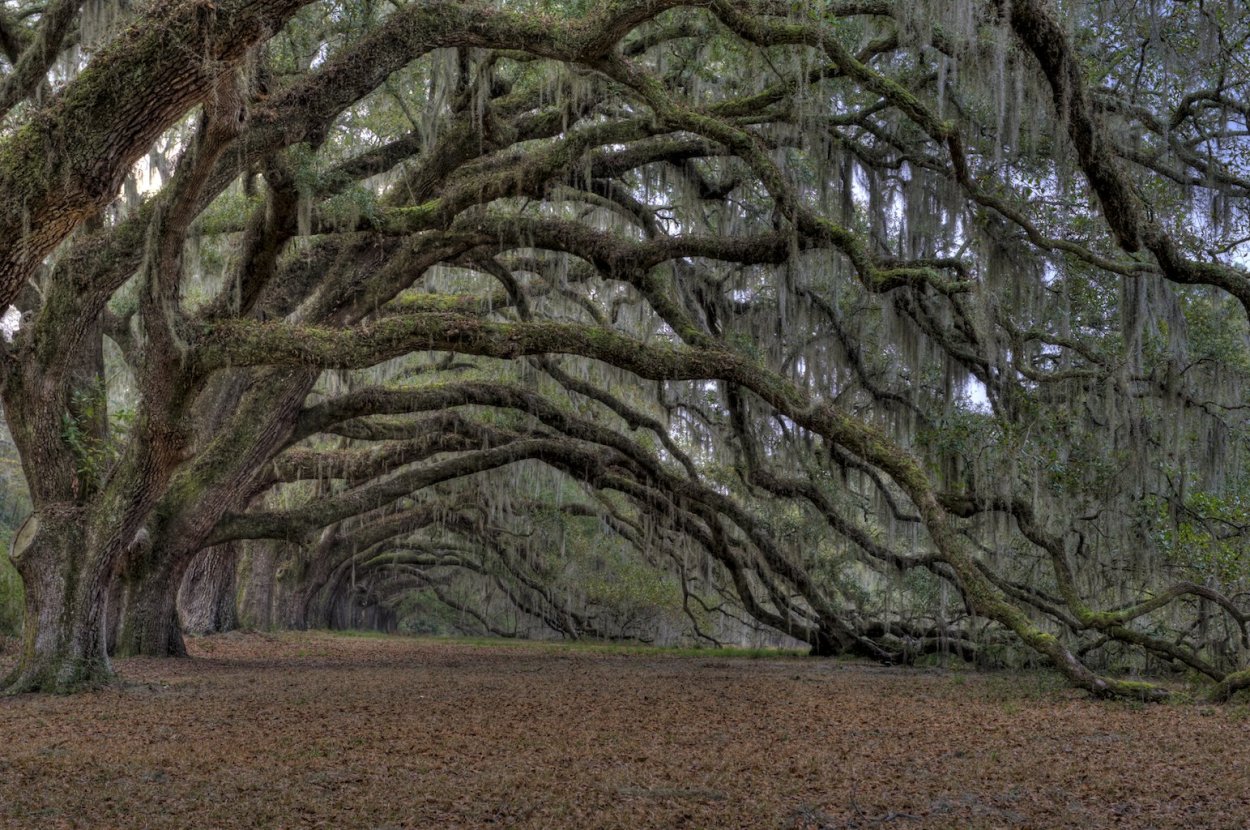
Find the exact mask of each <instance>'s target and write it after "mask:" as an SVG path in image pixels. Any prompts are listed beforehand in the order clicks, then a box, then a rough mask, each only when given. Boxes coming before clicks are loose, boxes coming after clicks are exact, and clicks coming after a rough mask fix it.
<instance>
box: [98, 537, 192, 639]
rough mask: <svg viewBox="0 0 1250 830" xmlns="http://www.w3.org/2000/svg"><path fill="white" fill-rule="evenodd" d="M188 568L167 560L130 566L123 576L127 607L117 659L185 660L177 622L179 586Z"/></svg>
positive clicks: (151, 557)
mask: <svg viewBox="0 0 1250 830" xmlns="http://www.w3.org/2000/svg"><path fill="white" fill-rule="evenodd" d="M185 570H186V568H185V566H184V567H181V568H179V567H176V566H175V563H172V562H169V561H168V560H167V558H165V557H157V556H149V557H147V558H146V560H145V561H144V562H142V563H136V562H132V563H130V569H129V570H128V571H127V572H126V573H124V574H123V575H122V579H123V580H124V582H125V594H126V599H125V604H124V607H123V609H122V611H121V620H120V628H119V629H118V632H117V643H116V648H115V650H114V653H115V654H116V655H117V656H118V657H133V656H139V655H142V656H145V657H186V656H187V646H186V643H185V642H183V639H182V627H181V625H180V624H179V621H178V586H179V585H180V584H181V582H182V576H183V573H184V572H185Z"/></svg>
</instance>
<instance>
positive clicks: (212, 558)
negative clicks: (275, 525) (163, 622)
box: [178, 544, 239, 634]
mask: <svg viewBox="0 0 1250 830" xmlns="http://www.w3.org/2000/svg"><path fill="white" fill-rule="evenodd" d="M238 558H239V549H238V546H237V545H234V544H229V545H218V546H217V547H213V548H209V549H208V550H206V551H204V552H203V553H202V554H200V555H199V556H197V557H196V558H195V559H194V560H193V561H192V562H191V567H190V568H188V569H187V574H186V576H185V577H183V580H182V588H181V589H180V590H179V592H178V611H179V614H180V616H181V618H182V627H183V630H184V631H186V632H187V633H188V634H217V633H219V632H222V631H230V630H232V629H234V628H237V627H238V624H239V614H238V606H237V604H236V594H237V592H236V590H235V566H236V565H237V563H238Z"/></svg>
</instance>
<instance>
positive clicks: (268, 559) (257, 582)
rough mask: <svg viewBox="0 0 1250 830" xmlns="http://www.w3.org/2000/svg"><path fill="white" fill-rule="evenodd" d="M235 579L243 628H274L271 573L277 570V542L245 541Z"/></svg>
mask: <svg viewBox="0 0 1250 830" xmlns="http://www.w3.org/2000/svg"><path fill="white" fill-rule="evenodd" d="M242 546H243V556H242V562H241V563H240V566H239V576H238V579H239V581H240V582H241V583H242V591H241V592H240V595H239V623H240V624H241V625H242V626H243V627H245V628H260V629H268V628H273V625H274V613H273V607H274V581H275V580H274V572H275V571H276V570H277V565H276V564H275V560H276V559H277V543H276V542H271V541H267V540H264V541H245V542H243V543H242Z"/></svg>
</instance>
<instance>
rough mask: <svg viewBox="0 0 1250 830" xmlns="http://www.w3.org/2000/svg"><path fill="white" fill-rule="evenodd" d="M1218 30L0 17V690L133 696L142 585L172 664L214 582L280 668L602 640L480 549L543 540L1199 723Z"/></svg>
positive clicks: (1139, 15) (1226, 420) (1220, 442)
mask: <svg viewBox="0 0 1250 830" xmlns="http://www.w3.org/2000/svg"><path fill="white" fill-rule="evenodd" d="M1248 34H1250V21H1247V19H1246V14H1245V12H1244V10H1243V9H1241V8H1240V7H1239V6H1238V5H1237V4H1229V5H1219V6H1213V5H1208V4H1198V5H1191V4H1184V3H1166V4H1153V5H1142V6H1138V5H1136V4H1133V3H1127V2H1117V3H1112V2H1090V3H1074V4H1068V5H1064V6H1062V7H1059V6H1057V5H1055V4H1054V3H1052V2H1050V0H985V2H976V0H960V2H954V3H946V2H940V3H919V4H895V3H890V2H880V1H879V0H865V1H864V2H857V1H856V0H847V2H820V3H784V2H768V1H767V0H711V2H706V0H704V1H703V2H699V3H683V2H679V0H612V1H611V2H601V3H588V4H555V3H512V2H496V3H488V2H469V3H459V2H455V3H453V2H418V1H417V0H412V2H408V3H402V2H396V3H391V4H380V3H372V2H342V3H335V2H320V3H311V2H296V1H292V2H279V1H278V0H268V1H266V0H247V2H244V0H236V1H234V2H232V1H231V0H222V1H221V2H211V1H210V0H196V1H195V2H174V3H164V4H157V5H155V6H152V7H150V8H148V7H135V8H131V7H129V6H128V5H127V4H124V3H123V4H119V5H118V6H117V7H115V8H112V9H100V8H97V7H95V6H92V7H91V8H90V9H89V10H86V11H84V4H81V3H76V2H65V3H60V2H55V0H53V2H50V3H48V4H46V5H41V6H38V7H30V8H27V7H26V6H25V4H17V8H12V7H6V8H5V9H4V10H3V15H2V16H0V35H3V38H0V46H2V47H3V52H4V55H5V58H6V60H7V63H6V66H5V68H6V70H7V71H6V74H5V75H4V80H3V86H2V91H0V112H2V113H3V117H4V119H5V121H4V126H3V135H2V137H0V293H2V295H0V303H3V304H12V305H13V306H14V308H15V309H16V312H17V313H18V314H20V322H18V323H17V324H16V325H15V327H14V331H13V332H12V339H11V342H8V343H7V344H6V345H5V348H4V353H3V357H2V363H0V371H2V373H3V397H4V405H5V413H6V419H7V421H8V424H9V427H10V429H11V431H12V434H13V438H14V442H15V444H16V446H17V448H18V451H19V453H20V455H21V458H22V463H23V467H24V470H25V473H26V477H27V479H28V482H29V486H30V492H31V501H32V506H33V512H32V514H31V516H30V518H29V519H28V520H27V521H26V523H25V524H24V525H23V526H22V528H21V530H20V532H19V533H18V534H17V537H16V539H15V541H14V545H13V551H12V558H13V561H14V563H15V565H16V567H17V569H18V570H19V572H20V573H21V576H22V580H23V583H24V586H25V597H26V624H25V629H24V635H23V637H24V639H23V645H22V655H21V660H20V663H19V665H18V667H17V668H16V670H15V671H14V673H13V675H12V676H11V677H10V678H9V679H8V681H7V688H8V690H9V691H14V692H17V691H25V690H31V689H55V690H67V689H73V688H77V687H80V686H83V685H86V684H92V683H96V682H100V681H102V680H105V679H107V677H108V676H109V674H110V671H111V669H110V666H109V659H108V646H109V640H110V639H113V640H114V641H115V642H114V645H115V647H116V649H117V650H118V651H119V652H122V653H135V652H140V653H149V654H171V653H179V652H180V651H181V649H182V644H181V636H180V632H179V629H178V618H177V615H176V613H175V607H176V603H177V597H178V592H179V589H180V587H183V588H184V594H185V592H188V591H189V592H190V594H191V595H190V596H185V595H184V606H191V607H195V606H197V604H199V605H203V604H204V603H207V605H203V607H200V608H198V609H197V613H200V614H201V615H202V616H205V617H207V618H216V617H217V616H219V611H218V610H213V609H214V608H219V607H220V605H221V602H220V598H221V597H222V596H223V595H228V594H229V593H230V591H231V590H232V589H231V588H230V587H229V580H228V578H227V577H226V576H222V575H228V574H229V573H230V572H231V568H232V561H233V559H234V558H235V557H236V553H235V551H237V549H238V546H239V545H242V544H244V543H246V542H247V540H258V539H259V540H266V539H267V540H276V541H281V542H282V543H284V544H290V545H293V546H295V549H297V550H299V551H301V554H300V555H301V557H303V560H302V561H304V562H305V563H306V564H307V569H308V570H307V573H306V574H304V577H303V579H302V581H301V585H300V590H301V591H302V592H303V596H302V599H301V600H300V602H299V611H298V614H297V615H296V616H297V618H296V619H294V620H293V621H294V622H297V623H301V624H308V623H311V622H322V621H330V622H332V621H333V620H332V619H328V618H327V615H328V614H333V613H336V612H335V611H334V608H335V607H339V608H341V607H342V603H343V602H344V600H345V599H347V600H356V599H359V598H360V595H361V594H362V593H364V594H367V595H373V596H375V598H377V599H384V600H385V601H386V602H388V603H389V602H393V601H396V600H395V598H396V597H402V596H404V595H405V592H411V591H413V590H426V591H431V592H433V593H434V594H435V595H439V594H440V592H441V597H440V599H442V601H445V602H447V603H449V604H451V605H454V606H458V607H462V608H464V609H465V611H464V613H473V614H477V615H479V617H480V618H481V621H482V623H483V626H484V627H486V628H492V627H494V628H498V627H499V626H498V617H497V616H493V614H494V612H492V610H491V606H490V605H489V602H494V601H495V599H497V600H498V601H499V602H506V603H507V604H508V605H509V606H510V607H511V608H512V609H514V610H515V613H516V614H519V615H524V616H526V617H530V618H534V619H539V620H542V621H543V622H544V624H546V625H548V626H549V627H551V628H552V629H554V630H557V631H562V632H563V633H566V634H568V635H570V636H580V635H581V634H583V633H587V634H593V635H600V636H616V635H624V636H629V635H631V634H633V635H637V634H638V633H639V631H638V630H634V631H632V632H631V630H630V626H629V625H625V624H621V620H619V619H618V620H615V621H614V622H612V623H610V624H609V623H607V622H606V619H607V618H606V617H604V615H603V613H602V608H601V607H600V609H599V610H598V611H596V605H595V604H594V603H593V602H591V601H590V600H589V598H588V597H583V596H575V595H574V594H575V593H576V592H571V591H568V590H566V588H567V586H561V585H560V584H559V578H560V574H559V573H557V572H556V571H555V570H554V569H553V567H552V566H551V560H550V559H548V558H546V557H543V556H536V555H535V547H534V546H533V545H532V544H528V543H526V542H525V541H524V540H525V539H526V538H528V537H529V536H532V535H534V534H537V535H538V539H539V540H541V539H545V538H550V537H546V536H544V535H543V534H544V533H548V532H550V530H544V529H543V526H542V517H543V516H547V515H550V516H559V517H560V519H559V522H558V523H557V524H558V526H559V527H561V528H565V529H568V528H572V527H577V526H579V523H581V526H582V527H583V528H586V527H594V528H595V529H596V531H595V532H596V534H597V536H596V538H597V539H598V542H597V543H602V544H605V545H610V546H613V547H614V548H616V549H618V550H619V551H622V552H625V553H623V554H622V556H625V555H626V554H627V558H629V561H631V562H634V563H643V564H646V565H647V567H649V568H653V569H654V572H655V573H658V574H664V575H666V576H664V579H667V580H669V581H668V583H667V584H668V585H669V586H670V587H675V588H676V589H677V590H678V591H679V592H680V594H681V601H682V605H683V608H684V609H685V610H687V611H688V612H690V615H691V621H692V625H696V626H697V625H698V623H699V621H700V620H701V619H702V620H706V619H707V617H706V615H707V614H709V613H712V612H711V611H710V610H709V609H710V608H717V609H719V612H725V613H730V614H735V615H739V616H743V617H750V618H751V619H752V620H754V621H756V622H758V623H761V624H764V625H768V626H770V627H772V628H775V629H777V630H779V631H784V632H787V633H789V634H791V635H792V636H795V637H797V638H798V639H800V640H804V641H806V642H808V643H809V644H810V645H811V646H812V648H813V650H815V651H816V652H818V653H833V652H838V651H853V652H857V653H864V654H871V655H874V656H877V657H880V658H883V659H890V660H896V659H910V658H911V657H914V656H915V655H917V654H920V653H925V652H928V651H933V650H941V649H946V648H950V647H954V648H956V649H957V650H961V651H964V652H965V653H968V654H977V653H979V652H985V651H1001V650H1002V649H1004V648H1007V647H1014V648H1018V649H1021V650H1023V651H1026V652H1030V653H1033V654H1036V655H1038V656H1039V657H1041V658H1042V659H1044V660H1046V661H1048V662H1050V663H1051V664H1053V665H1054V666H1055V667H1056V668H1057V669H1058V670H1059V671H1061V672H1062V673H1063V674H1064V675H1065V676H1067V677H1068V678H1069V679H1070V680H1071V681H1072V682H1073V683H1075V684H1077V685H1079V686H1081V687H1083V688H1085V689H1088V690H1089V691H1091V692H1093V693H1095V694H1099V695H1127V696H1140V697H1145V698H1152V699H1155V698H1161V697H1164V696H1166V694H1167V691H1166V690H1165V689H1164V688H1163V687H1161V686H1157V685H1154V684H1149V683H1142V682H1137V681H1126V680H1123V679H1118V678H1116V677H1113V676H1111V675H1110V674H1109V673H1108V672H1107V671H1106V669H1107V668H1109V667H1114V666H1115V665H1116V664H1118V663H1124V664H1129V665H1135V666H1147V665H1150V666H1154V667H1161V666H1178V667H1181V668H1183V669H1184V670H1186V671H1189V672H1191V673H1192V674H1193V675H1194V676H1198V677H1204V678H1207V679H1209V680H1210V693H1211V694H1212V695H1214V696H1224V695H1227V694H1229V693H1231V692H1232V691H1235V690H1236V689H1238V688H1242V687H1245V686H1247V685H1250V634H1248V633H1247V628H1246V626H1247V620H1248V617H1250V604H1248V603H1247V593H1246V592H1247V588H1248V585H1247V580H1248V579H1250V572H1248V567H1247V566H1248V562H1247V558H1246V556H1247V554H1246V543H1247V539H1246V533H1247V529H1248V525H1247V520H1248V519H1250V508H1247V506H1246V505H1247V498H1250V489H1248V488H1250V482H1248V481H1247V480H1246V476H1245V473H1244V469H1245V466H1246V465H1245V463H1244V462H1245V457H1244V451H1245V439H1246V429H1245V426H1246V425H1245V422H1244V418H1243V416H1242V413H1243V412H1245V411H1246V406H1247V403H1246V399H1245V395H1244V393H1243V391H1242V390H1243V389H1244V388H1245V387H1244V384H1243V379H1244V378H1245V376H1246V372H1247V370H1248V369H1250V360H1248V359H1250V343H1248V341H1247V337H1246V335H1247V312H1248V311H1250V274H1248V273H1247V272H1246V270H1245V268H1244V264H1243V263H1244V262H1245V255H1246V252H1247V247H1248V245H1250V242H1248V240H1250V232H1248V231H1247V215H1246V196H1247V185H1248V182H1250V169H1247V165H1248V162H1250V160H1248V159H1247V156H1246V149H1247V137H1248V132H1250V125H1248V124H1247V116H1248V114H1250V108H1248V105H1247V97H1246V84H1247V81H1248V80H1250V78H1248V75H1247V70H1246V67H1245V66H1244V65H1243V63H1244V62H1243V61H1242V57H1241V56H1242V54H1243V52H1244V46H1245V39H1246V37H1247V35H1248ZM144 157H147V159H148V163H147V164H138V165H137V162H140V160H141V159H143V158H144ZM115 367H117V368H115ZM123 403H125V405H126V406H129V407H130V408H131V409H130V411H125V412H123V411H122V410H121V409H120V408H119V407H120V406H121V405H123ZM539 470H541V471H543V472H541V473H540V472H538V471H539ZM587 523H593V524H587ZM540 550H541V549H540ZM631 557H632V558H631ZM605 561H606V560H605ZM614 561H615V565H616V566H617V567H620V562H621V561H623V560H622V559H621V557H616V558H615V560H614ZM189 570H190V571H191V572H192V578H191V579H190V580H187V573H188V571H189ZM214 573H217V574H218V576H213V574H214ZM353 576H354V577H355V578H353ZM453 580H455V581H454V582H453ZM184 581H185V585H184ZM661 581H663V580H661ZM466 584H469V585H480V586H492V587H490V591H491V593H490V594H488V595H486V596H487V597H488V600H489V602H488V601H486V600H484V601H483V604H474V603H473V602H471V601H467V600H466V596H467V594H466V593H465V592H463V591H460V590H459V588H461V587H463V586H464V585H466ZM197 585H198V586H201V587H200V588H197V587H196V586H197ZM209 585H213V586H216V587H215V588H214V589H213V590H209V589H208V588H207V587H205V586H209ZM223 586H225V587H223ZM451 587H455V588H456V590H451ZM492 597H493V598H495V599H490V598H492ZM366 598H367V597H366ZM692 604H693V605H692ZM696 606H697V609H701V610H696V608H695V607H696ZM318 608H319V609H320V610H318ZM209 624H210V625H211V623H209ZM631 624H632V623H631ZM702 634H703V635H704V636H706V632H702ZM952 644H953V645H952ZM1147 661H1150V662H1149V663H1147Z"/></svg>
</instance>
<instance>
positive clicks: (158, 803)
mask: <svg viewBox="0 0 1250 830" xmlns="http://www.w3.org/2000/svg"><path fill="white" fill-rule="evenodd" d="M190 646H191V650H192V652H193V654H195V655H196V657H195V659H192V660H144V659H135V660H127V661H121V663H120V665H119V668H120V671H121V673H122V676H123V677H124V678H125V680H124V682H122V683H120V684H119V685H117V686H115V687H113V688H109V689H106V690H103V691H100V692H95V693H90V694H84V695H79V696H76V697H69V698H54V697H44V696H31V697H23V698H18V699H10V700H3V701H0V825H3V826H7V827H36V826H37V827H91V828H103V827H132V826H146V827H153V828H166V827H167V828H182V827H187V828H190V827H197V828H198V827H223V828H225V827H249V828H250V827H372V828H382V827H391V828H417V827H434V826H437V827H495V826H499V827H503V826H506V827H533V828H539V827H542V828H551V827H577V828H583V827H586V828H590V827H594V828H639V827H657V828H658V827H664V828H667V827H718V828H719V827H724V828H737V827H741V828H852V827H886V828H935V827H951V828H976V827H984V828H990V827H1038V828H1043V827H1044V828H1050V827H1082V828H1099V827H1117V826H1118V827H1122V826H1133V827H1160V828H1163V827H1177V828H1181V827H1184V828H1244V827H1248V826H1250V824H1247V821H1248V820H1247V818H1246V817H1247V816H1250V772H1247V770H1250V740H1248V738H1250V723H1248V722H1247V721H1246V719H1245V717H1244V712H1242V711H1241V710H1240V709H1238V708H1236V707H1215V708H1212V707H1199V706H1192V707H1187V706H1146V707H1138V708H1129V707H1123V706H1116V705H1113V704H1105V703H1098V702H1094V701H1090V700H1086V699H1084V698H1082V697H1081V696H1079V695H1077V694H1074V693H1072V692H1069V691H1067V690H1063V689H1055V688H1053V687H1052V686H1048V685H1047V686H1042V685H1040V684H1042V683H1044V681H1039V680H1037V679H1036V677H1035V676H1032V675H1021V676H1003V675H996V676H985V675H975V674H974V675H969V674H952V673H944V672H936V671H909V670H903V669H891V670H881V669H879V668H876V667H870V666H859V665H851V664H845V663H836V662H832V661H817V660H796V659H790V660H776V661H768V660H721V659H717V660H707V659H700V658H691V657H677V656H664V655H661V654H641V655H638V654H636V655H619V654H611V653H602V654H600V653H594V652H585V651H577V652H574V651H568V650H564V649H561V648H558V647H550V646H529V647H526V646H522V647H517V646H506V647H505V646H499V647H493V646H481V645H467V644H457V643H454V642H447V641H431V640H417V639H405V638H357V637H343V636H335V635H329V634H323V633H301V634H283V635H276V636H275V635H252V634H247V635H244V634H232V635H224V636H219V637H212V638H206V639H200V640H192V641H191V643H190ZM2 662H3V660H2V659H0V663H2Z"/></svg>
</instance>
